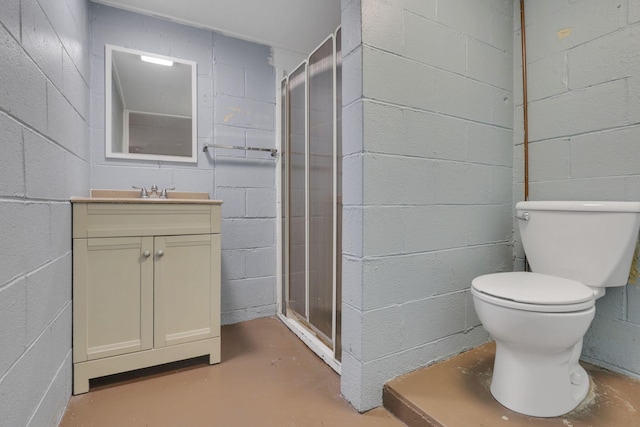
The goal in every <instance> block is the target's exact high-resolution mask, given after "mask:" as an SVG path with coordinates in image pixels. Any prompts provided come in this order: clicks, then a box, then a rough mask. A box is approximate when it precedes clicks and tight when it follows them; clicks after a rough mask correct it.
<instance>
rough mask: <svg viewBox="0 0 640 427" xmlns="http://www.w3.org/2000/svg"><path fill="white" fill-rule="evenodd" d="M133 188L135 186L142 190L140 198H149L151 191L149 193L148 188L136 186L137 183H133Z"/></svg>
mask: <svg viewBox="0 0 640 427" xmlns="http://www.w3.org/2000/svg"><path fill="white" fill-rule="evenodd" d="M131 188H135V189H136V190H140V198H141V199H148V198H149V193H147V189H146V188H144V187H136V186H135V185H132V186H131Z"/></svg>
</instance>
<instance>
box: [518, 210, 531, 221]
mask: <svg viewBox="0 0 640 427" xmlns="http://www.w3.org/2000/svg"><path fill="white" fill-rule="evenodd" d="M529 217H530V216H529V212H523V213H522V215H516V219H520V220H522V221H529Z"/></svg>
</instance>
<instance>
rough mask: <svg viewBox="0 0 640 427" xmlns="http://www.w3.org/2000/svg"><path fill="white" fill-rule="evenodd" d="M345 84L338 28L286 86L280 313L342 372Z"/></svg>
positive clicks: (282, 92)
mask: <svg viewBox="0 0 640 427" xmlns="http://www.w3.org/2000/svg"><path fill="white" fill-rule="evenodd" d="M341 86H342V81H341V32H340V29H338V30H337V31H336V32H335V33H334V34H332V35H330V36H329V37H328V38H327V39H325V41H324V42H323V43H322V44H321V45H320V46H319V47H318V48H317V49H316V50H315V51H313V52H312V53H311V54H310V55H309V57H308V58H307V60H306V61H304V62H303V63H302V64H300V65H299V66H298V68H296V69H295V70H294V71H293V72H292V73H291V74H289V75H288V76H287V77H285V78H284V79H283V80H282V82H281V85H280V104H281V115H280V117H281V123H280V129H281V134H280V138H281V157H280V168H281V169H280V176H281V179H280V184H281V189H280V190H281V199H280V200H281V204H280V207H281V211H280V216H281V220H282V222H281V233H280V236H281V242H280V244H281V248H282V253H281V256H280V259H281V269H280V271H281V273H282V274H281V295H280V301H281V304H280V309H279V311H280V312H279V314H280V316H281V318H282V319H283V320H284V322H285V323H286V324H287V325H288V326H289V327H290V328H291V329H292V330H293V331H294V332H296V334H297V335H298V336H299V337H300V338H302V340H303V341H305V342H306V343H307V345H309V347H310V348H311V349H312V350H314V351H315V352H316V353H317V354H318V355H319V356H320V357H322V358H323V359H324V360H325V361H326V362H327V363H328V364H329V365H331V366H332V367H333V368H334V369H335V370H336V371H339V368H340V357H341V352H342V349H341V346H340V341H341V333H340V332H341V328H340V320H341V309H340V305H341V300H342V298H341V288H342V286H341V280H340V279H341V256H342V248H341V246H342V244H341V235H342V230H341V223H342V217H341V215H342V186H341V181H342V135H341V128H342V124H341V120H342V98H341V92H342V90H341Z"/></svg>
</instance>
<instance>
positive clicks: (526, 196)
mask: <svg viewBox="0 0 640 427" xmlns="http://www.w3.org/2000/svg"><path fill="white" fill-rule="evenodd" d="M520 34H521V37H520V39H521V40H522V111H523V115H524V142H523V146H524V199H525V200H529V111H528V104H529V103H528V101H527V37H526V31H525V28H524V0H520Z"/></svg>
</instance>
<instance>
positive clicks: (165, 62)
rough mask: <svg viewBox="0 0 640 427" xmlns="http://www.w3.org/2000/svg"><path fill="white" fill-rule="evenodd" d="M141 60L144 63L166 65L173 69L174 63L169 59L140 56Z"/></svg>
mask: <svg viewBox="0 0 640 427" xmlns="http://www.w3.org/2000/svg"><path fill="white" fill-rule="evenodd" d="M140 59H142V60H143V61H144V62H150V63H152V64H158V65H165V66H167V67H171V66H172V65H173V61H169V60H168V59H162V58H154V57H153V56H144V55H140Z"/></svg>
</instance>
